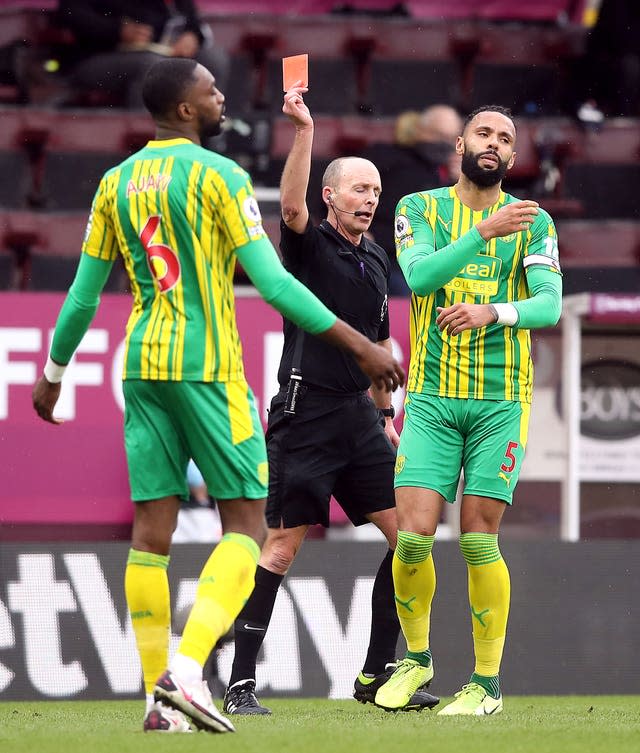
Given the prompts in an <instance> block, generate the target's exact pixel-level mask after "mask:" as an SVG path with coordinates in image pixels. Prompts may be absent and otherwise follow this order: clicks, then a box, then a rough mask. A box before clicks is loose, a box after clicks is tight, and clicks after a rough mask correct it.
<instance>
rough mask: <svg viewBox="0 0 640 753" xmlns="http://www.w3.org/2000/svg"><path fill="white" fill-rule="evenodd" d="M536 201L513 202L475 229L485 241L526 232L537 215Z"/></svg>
mask: <svg viewBox="0 0 640 753" xmlns="http://www.w3.org/2000/svg"><path fill="white" fill-rule="evenodd" d="M538 206H539V204H538V203H537V202H536V201H528V200H527V201H514V202H513V203H511V204H505V205H504V206H502V207H500V209H498V211H497V212H494V213H493V214H492V215H490V216H489V217H487V219H486V220H482V222H479V223H478V224H477V225H476V227H477V228H478V232H479V233H480V235H481V236H482V237H483V238H484V240H485V241H489V240H491V239H492V238H502V237H504V236H505V235H511V234H512V233H519V232H521V231H523V230H528V229H529V228H530V227H531V223H532V222H533V221H534V220H535V218H536V215H537V214H538Z"/></svg>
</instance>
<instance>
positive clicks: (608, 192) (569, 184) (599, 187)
mask: <svg viewBox="0 0 640 753" xmlns="http://www.w3.org/2000/svg"><path fill="white" fill-rule="evenodd" d="M639 184H640V164H593V163H587V162H577V161H576V162H569V163H568V164H567V165H566V166H565V169H564V190H565V193H566V195H568V196H574V197H575V196H578V197H580V199H581V200H582V202H583V203H584V205H585V211H586V215H587V216H588V217H592V218H602V219H605V218H629V219H637V218H638V198H637V193H636V192H637V190H638V185H639Z"/></svg>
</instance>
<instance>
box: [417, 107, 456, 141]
mask: <svg viewBox="0 0 640 753" xmlns="http://www.w3.org/2000/svg"><path fill="white" fill-rule="evenodd" d="M461 133H462V118H461V117H460V115H458V113H457V112H456V111H455V110H454V109H453V107H449V105H433V106H432V107H427V109H426V110H424V111H423V112H422V113H420V116H419V118H418V122H417V124H416V141H427V142H435V141H439V142H447V143H450V144H451V145H453V144H455V141H456V138H457V137H458V136H460V134H461Z"/></svg>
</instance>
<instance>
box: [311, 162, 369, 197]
mask: <svg viewBox="0 0 640 753" xmlns="http://www.w3.org/2000/svg"><path fill="white" fill-rule="evenodd" d="M363 171H364V172H365V173H367V174H369V175H372V176H374V177H376V176H377V182H378V183H380V174H379V173H378V168H377V167H376V166H375V165H374V164H373V162H370V161H369V160H368V159H363V158H362V157H338V159H334V160H333V162H330V163H329V165H328V166H327V169H326V170H325V171H324V175H323V176H322V186H323V187H324V186H329V188H332V189H335V190H338V191H339V190H340V187H341V183H342V180H343V178H344V177H345V176H346V177H350V176H351V175H353V174H354V173H362V172H363Z"/></svg>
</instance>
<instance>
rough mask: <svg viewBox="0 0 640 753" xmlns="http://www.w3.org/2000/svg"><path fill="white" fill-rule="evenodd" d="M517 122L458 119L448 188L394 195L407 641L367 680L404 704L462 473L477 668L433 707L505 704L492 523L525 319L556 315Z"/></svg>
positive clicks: (534, 323)
mask: <svg viewBox="0 0 640 753" xmlns="http://www.w3.org/2000/svg"><path fill="white" fill-rule="evenodd" d="M515 144H516V127H515V123H514V121H513V119H512V117H511V114H510V112H509V111H508V110H507V109H505V108H502V107H498V106H488V107H482V108H480V109H478V110H476V111H475V112H473V113H471V115H469V117H468V118H467V120H466V122H465V125H464V128H463V132H462V135H461V136H459V137H458V139H457V142H456V151H457V152H458V154H460V155H461V157H462V174H461V176H460V178H459V180H458V182H457V183H456V184H455V185H454V186H451V187H449V188H439V189H435V190H432V191H425V192H422V193H414V194H411V195H409V196H405V197H404V198H403V199H401V200H400V202H399V203H398V206H397V210H396V218H395V235H396V250H397V253H398V262H399V264H400V267H401V269H402V271H403V273H404V275H405V278H406V280H407V283H408V285H409V287H410V288H411V290H412V296H411V362H410V367H409V375H408V380H407V398H406V405H405V419H404V427H403V430H402V434H401V438H400V445H399V447H398V456H397V461H396V468H395V490H396V507H397V513H398V542H397V547H396V551H395V555H394V560H393V579H394V589H395V600H396V608H397V611H398V616H399V618H400V625H401V627H402V631H403V633H404V636H405V638H406V641H407V646H408V651H407V654H406V656H405V658H404V659H403V660H402V661H401V662H399V664H398V666H397V669H396V671H395V672H394V674H393V675H392V676H391V678H390V679H389V680H388V681H387V682H386V683H385V684H384V685H382V686H381V687H380V688H379V689H378V691H377V693H376V699H375V701H376V703H377V704H378V705H380V706H382V707H384V708H388V709H397V708H402V707H403V706H404V705H405V704H406V703H407V699H408V698H410V697H411V694H412V693H413V692H415V690H416V689H417V688H419V687H422V686H424V685H425V684H427V683H429V682H430V681H431V679H432V678H433V676H434V667H433V660H432V656H431V650H430V643H429V625H430V613H431V602H432V599H433V596H434V592H435V585H436V578H435V569H434V564H433V558H432V556H431V550H432V547H433V542H434V537H435V533H436V528H437V525H438V521H439V520H440V518H441V514H442V511H443V506H444V504H445V502H453V501H454V499H455V496H456V489H457V485H458V480H459V478H460V473H461V471H462V469H464V490H463V497H462V503H461V508H460V531H461V534H460V542H459V543H460V549H461V551H462V555H463V557H464V559H465V561H466V563H467V572H468V591H469V603H470V608H471V623H472V632H473V646H474V653H475V667H474V670H473V673H472V674H471V678H470V680H469V682H468V683H467V684H466V685H464V686H463V687H462V689H461V690H460V691H459V692H457V693H456V695H455V699H454V701H453V702H452V703H449V704H448V705H447V706H445V707H444V708H443V709H442V710H441V711H440V712H439V714H440V715H445V716H455V715H485V714H495V713H499V712H500V711H502V706H503V703H502V694H501V689H500V679H499V672H500V663H501V659H502V653H503V648H504V642H505V634H506V627H507V617H508V612H509V603H510V582H509V572H508V570H507V566H506V564H505V562H504V560H503V558H502V556H501V553H500V549H499V547H498V530H499V527H500V521H501V519H502V515H503V513H504V511H505V509H506V506H507V505H510V504H511V502H512V495H513V491H514V488H515V486H516V483H517V481H518V475H519V473H520V467H521V464H522V459H523V456H524V450H525V446H526V441H527V430H528V421H529V409H530V405H531V390H532V384H533V367H532V362H531V341H530V334H529V330H531V329H534V328H536V327H549V326H552V325H554V324H556V323H557V321H558V319H559V317H560V312H561V306H562V284H561V281H562V278H561V274H560V266H559V262H558V242H557V235H556V230H555V227H554V224H553V220H552V219H551V217H550V216H549V215H548V214H547V213H546V212H545V211H544V210H543V209H541V208H540V207H539V206H538V205H537V204H536V202H534V201H519V200H518V199H516V198H514V197H513V196H510V195H509V194H506V193H504V192H503V191H502V188H501V184H502V179H503V178H504V176H505V175H506V173H507V171H508V170H509V169H510V168H511V167H512V166H513V163H514V160H515V157H516V153H515Z"/></svg>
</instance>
